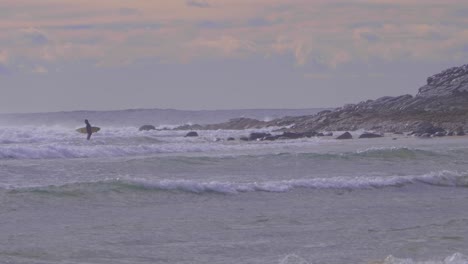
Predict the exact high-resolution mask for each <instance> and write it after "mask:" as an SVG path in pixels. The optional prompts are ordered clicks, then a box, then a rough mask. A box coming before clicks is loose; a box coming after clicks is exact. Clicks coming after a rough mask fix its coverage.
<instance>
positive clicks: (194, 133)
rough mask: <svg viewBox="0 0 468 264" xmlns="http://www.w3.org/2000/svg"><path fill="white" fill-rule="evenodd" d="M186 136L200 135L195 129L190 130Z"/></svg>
mask: <svg viewBox="0 0 468 264" xmlns="http://www.w3.org/2000/svg"><path fill="white" fill-rule="evenodd" d="M185 136H186V137H198V133H197V132H195V131H190V132H188V133H187V134H186V135H185Z"/></svg>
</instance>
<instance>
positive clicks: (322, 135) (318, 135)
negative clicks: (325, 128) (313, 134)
mask: <svg viewBox="0 0 468 264" xmlns="http://www.w3.org/2000/svg"><path fill="white" fill-rule="evenodd" d="M324 136H325V134H324V133H322V132H319V133H318V134H317V137H324Z"/></svg>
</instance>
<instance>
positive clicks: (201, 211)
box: [0, 126, 468, 263]
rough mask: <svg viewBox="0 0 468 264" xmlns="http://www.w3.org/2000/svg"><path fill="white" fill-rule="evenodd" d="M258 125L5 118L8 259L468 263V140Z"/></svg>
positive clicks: (1, 143) (0, 245)
mask: <svg viewBox="0 0 468 264" xmlns="http://www.w3.org/2000/svg"><path fill="white" fill-rule="evenodd" d="M249 132H250V131H222V130H221V131H199V134H200V137H197V138H186V137H184V135H185V132H177V131H148V132H139V131H138V130H137V129H136V128H135V127H124V126H122V127H118V126H114V127H105V128H103V129H102V131H100V132H99V133H96V134H95V135H93V137H92V140H91V141H86V140H84V138H83V135H82V134H78V133H76V132H75V131H74V130H73V129H71V128H69V127H62V126H54V127H31V126H10V127H1V128H0V175H1V176H0V260H1V261H0V263H468V258H467V257H466V256H467V255H468V250H467V249H468V228H467V227H466V226H467V224H468V192H467V188H466V187H467V186H468V166H467V165H468V138H466V137H447V138H434V139H417V138H412V137H405V136H395V135H387V136H386V137H384V138H379V139H353V140H349V141H338V140H335V139H333V138H332V137H328V138H327V137H324V138H310V139H299V140H279V141H274V142H242V141H239V140H236V141H225V140H222V139H225V138H227V137H229V136H233V137H236V138H238V137H240V136H242V135H247V134H248V133H249ZM219 139H221V140H219Z"/></svg>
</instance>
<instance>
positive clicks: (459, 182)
mask: <svg viewBox="0 0 468 264" xmlns="http://www.w3.org/2000/svg"><path fill="white" fill-rule="evenodd" d="M123 183H126V184H129V185H132V186H139V187H143V188H147V189H160V190H179V191H187V192H194V193H203V192H216V193H226V194H235V193H242V192H255V191H264V192H287V191H290V190H293V189H297V188H308V189H351V190H353V189H372V188H384V187H398V186H404V185H409V184H415V183H422V184H430V185H436V186H454V187H464V186H468V173H459V172H451V171H441V172H434V173H429V174H424V175H419V176H386V177H364V176H363V177H333V178H316V179H296V180H283V181H265V182H246V183H236V182H221V181H205V182H198V181H194V180H160V181H150V180H144V179H138V180H135V179H131V180H124V181H123Z"/></svg>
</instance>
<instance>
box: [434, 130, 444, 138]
mask: <svg viewBox="0 0 468 264" xmlns="http://www.w3.org/2000/svg"><path fill="white" fill-rule="evenodd" d="M446 135H447V133H445V131H444V132H441V131H439V132H436V133H434V134H433V135H432V136H434V137H445V136H446Z"/></svg>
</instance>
